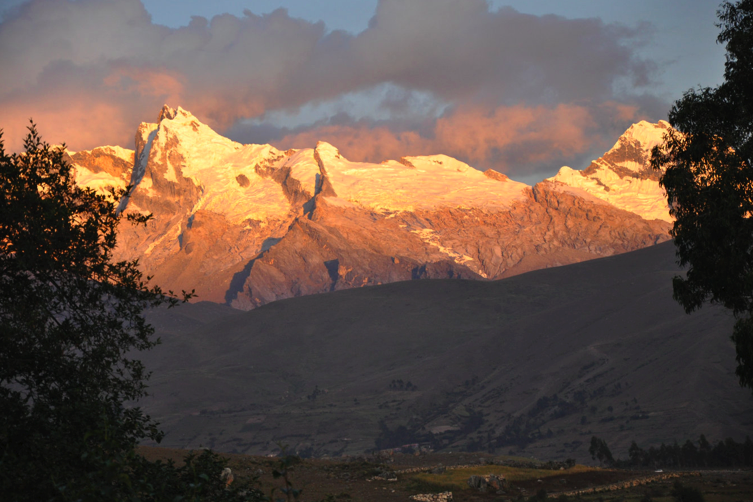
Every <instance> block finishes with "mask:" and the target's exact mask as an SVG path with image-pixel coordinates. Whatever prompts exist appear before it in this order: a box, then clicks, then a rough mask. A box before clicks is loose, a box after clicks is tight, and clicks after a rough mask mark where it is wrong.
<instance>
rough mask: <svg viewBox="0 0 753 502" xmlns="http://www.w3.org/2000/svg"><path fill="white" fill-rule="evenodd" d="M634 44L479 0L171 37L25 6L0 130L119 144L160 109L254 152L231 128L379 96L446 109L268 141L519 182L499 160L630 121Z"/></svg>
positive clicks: (280, 13) (99, 10)
mask: <svg viewBox="0 0 753 502" xmlns="http://www.w3.org/2000/svg"><path fill="white" fill-rule="evenodd" d="M641 36H642V35H641V30H635V29H629V28H626V27H624V26H620V25H607V24H605V23H603V22H601V21H600V20H598V19H575V20H571V19H565V18H561V17H556V16H543V17H538V16H532V15H525V14H521V13H519V12H516V11H514V10H512V9H509V8H504V9H501V10H499V11H490V10H489V7H488V5H487V3H486V2H485V1H484V0H413V1H411V2H404V1H401V0H381V1H380V2H379V4H378V7H377V10H376V12H375V14H374V17H373V18H372V20H371V23H370V26H369V28H368V29H366V30H365V31H363V32H361V33H359V34H357V35H353V34H349V33H346V32H342V31H334V32H328V31H327V30H326V27H325V26H324V25H323V24H322V23H310V22H308V21H304V20H301V19H295V18H291V17H290V16H289V15H288V14H287V12H286V11H284V10H277V11H275V12H273V13H270V14H267V15H262V16H258V15H255V14H252V13H251V12H247V13H246V14H245V15H244V16H242V17H235V16H232V15H229V14H224V15H221V16H216V17H214V18H213V19H211V20H206V19H204V18H198V17H197V18H193V20H192V21H191V23H190V24H189V25H187V26H184V27H181V28H178V29H172V28H168V27H165V26H160V25H155V24H154V23H152V21H151V19H150V16H149V14H148V13H147V12H146V10H145V9H144V7H143V5H142V4H141V3H140V1H139V0H76V1H73V0H31V1H30V2H29V3H27V4H25V5H23V6H21V8H19V9H18V10H17V11H16V12H15V13H13V14H11V15H10V16H8V17H7V18H6V19H5V20H4V21H3V22H2V23H0V67H2V68H3V71H2V72H0V127H2V128H4V129H5V141H6V144H7V146H8V147H10V148H11V149H18V147H19V146H20V140H21V137H22V135H23V129H24V127H25V126H26V125H27V121H28V118H29V117H33V118H34V120H35V121H37V122H38V123H39V126H40V130H41V132H42V134H43V135H44V137H45V138H46V139H48V140H49V141H51V142H55V143H57V142H62V141H65V142H66V143H68V144H69V146H70V147H71V148H73V149H84V148H92V147H94V146H98V145H102V144H120V145H122V146H126V147H128V146H132V144H133V135H134V132H135V128H136V126H137V125H138V123H139V122H141V121H154V120H155V118H156V114H157V113H158V110H159V108H160V107H161V105H162V104H163V103H165V102H167V103H170V104H171V105H173V106H177V105H181V106H183V107H184V108H186V109H188V110H191V111H192V112H193V113H194V114H195V115H197V116H198V117H199V118H200V119H201V120H203V121H205V122H207V123H208V124H209V125H211V126H213V127H215V128H216V129H218V130H219V131H220V132H224V131H226V130H228V129H230V128H232V127H233V126H234V125H236V129H235V130H236V131H240V132H238V135H237V136H238V139H242V140H245V141H254V140H255V138H254V137H253V136H252V135H248V134H246V135H245V136H244V129H243V127H240V128H238V127H237V124H238V123H239V121H241V120H243V119H249V118H258V119H259V120H263V117H264V116H265V114H266V113H269V112H273V111H279V110H287V111H291V112H295V111H296V110H297V109H299V108H300V107H301V106H304V105H307V104H311V103H321V102H326V101H328V100H336V99H338V97H339V96H342V95H344V94H346V93H357V92H359V91H364V90H368V89H370V88H374V87H375V86H380V85H385V84H389V85H392V86H394V87H396V88H399V89H403V90H404V91H405V92H406V93H407V94H408V95H409V94H410V93H412V92H421V93H424V94H426V95H429V96H431V97H432V99H434V100H436V102H437V103H440V104H442V105H443V106H446V107H448V108H447V110H449V111H446V112H445V113H444V114H442V115H441V116H439V117H428V118H427V117H415V116H414V117H409V116H410V113H411V110H410V109H402V110H401V109H399V108H400V107H399V106H393V108H391V109H390V108H389V107H388V103H385V106H386V108H385V110H386V111H388V112H389V113H390V114H391V115H390V117H393V119H394V120H392V119H389V118H388V119H387V120H386V121H385V120H382V121H381V122H380V123H379V124H376V125H375V124H374V123H369V122H368V121H360V122H359V121H351V123H349V124H338V123H337V122H336V121H329V122H327V123H325V124H322V123H317V124H313V125H311V126H310V128H309V129H308V130H306V129H305V128H304V129H303V130H302V129H300V128H298V129H296V130H295V131H294V132H289V134H287V135H286V137H284V139H283V137H282V136H284V135H285V134H284V131H283V132H281V134H282V135H281V136H279V137H277V138H275V139H276V140H277V142H279V143H281V144H289V143H292V142H294V141H299V142H301V143H303V144H296V145H292V146H310V145H311V144H313V143H315V141H316V140H319V139H325V140H330V139H331V140H332V142H333V143H335V144H336V145H337V146H338V147H340V148H341V150H342V151H343V152H344V153H346V152H351V154H350V155H352V156H353V157H355V158H363V159H375V158H386V157H399V156H401V155H409V154H422V153H440V152H441V153H447V154H449V155H458V156H461V157H463V160H466V161H469V162H472V163H476V164H479V165H492V164H493V165H495V167H498V168H507V169H513V168H518V169H522V170H525V167H524V166H522V164H521V165H518V164H515V165H513V164H512V163H513V162H522V163H525V162H528V161H533V162H540V161H543V160H546V159H545V158H548V157H551V156H553V155H559V154H562V155H565V156H567V155H571V156H572V155H575V154H577V153H579V152H581V153H582V152H585V151H587V150H588V149H589V148H590V147H592V146H593V144H594V142H595V141H596V142H598V141H602V140H603V136H604V135H605V134H612V132H613V129H614V128H615V127H617V128H618V129H619V128H620V127H623V126H625V125H627V122H628V121H629V120H632V119H633V118H634V117H635V116H636V115H637V114H644V115H645V113H646V111H647V110H648V108H646V106H645V103H647V102H651V101H650V99H648V100H646V99H644V100H643V101H641V100H640V99H638V98H634V97H631V96H618V95H615V91H614V89H615V84H616V83H617V82H622V83H623V84H624V83H625V82H627V84H625V85H628V87H629V86H635V85H637V86H640V85H643V84H645V83H646V82H649V81H650V79H651V78H652V75H653V73H652V71H653V66H652V64H651V62H648V61H644V60H641V59H640V58H638V57H636V55H635V52H634V50H633V49H631V47H632V46H633V45H634V44H636V43H638V42H639V39H640V37H641ZM610 103H611V104H610ZM607 104H608V105H607ZM607 108H609V113H605V110H606V109H607ZM620 110H622V111H623V113H622V114H620ZM610 113H611V115H610ZM406 116H408V118H409V120H407V122H406ZM411 121H412V122H411ZM615 121H616V122H618V123H619V124H617V125H615ZM408 122H411V123H413V124H417V123H419V122H421V123H423V125H422V126H421V127H416V128H413V129H411V128H410V127H406V126H405V124H406V123H408ZM426 123H428V126H427V125H426ZM618 132H619V131H618ZM317 135H319V136H317ZM534 147H535V148H536V150H535V151H534V150H531V149H532V148H534ZM543 148H548V149H550V152H549V153H545V152H542V151H541V149H543ZM526 149H528V151H527V153H526ZM495 162H496V164H495ZM516 166H517V167H516ZM521 166H522V167H521Z"/></svg>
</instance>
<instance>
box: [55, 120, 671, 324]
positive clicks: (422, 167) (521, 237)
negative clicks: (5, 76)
mask: <svg viewBox="0 0 753 502" xmlns="http://www.w3.org/2000/svg"><path fill="white" fill-rule="evenodd" d="M666 127H667V125H666V123H659V124H658V125H654V124H648V123H643V122H642V123H640V124H636V125H634V126H632V127H631V128H630V129H629V130H628V131H627V132H626V133H625V135H624V136H623V137H622V138H620V140H619V141H618V143H617V144H616V145H615V147H614V148H613V149H612V150H610V151H609V152H607V154H606V155H605V156H604V157H603V158H601V159H599V160H596V161H594V162H593V163H592V164H591V166H589V168H588V169H586V170H585V171H574V170H572V169H570V168H562V170H560V173H559V174H557V176H555V177H554V178H551V179H549V180H545V181H543V182H541V183H538V184H537V185H535V186H533V187H529V186H528V185H525V184H523V183H518V182H515V181H512V180H510V179H509V178H508V177H507V176H505V175H503V174H500V173H497V172H495V171H487V172H485V173H483V172H481V171H478V170H476V169H474V168H472V167H470V166H468V165H467V164H464V163H462V162H460V161H458V160H456V159H453V158H450V157H447V156H444V155H432V156H424V157H404V158H402V159H400V160H399V161H386V162H383V163H381V164H367V163H358V162H350V161H348V160H347V159H345V158H344V157H343V156H342V155H341V154H340V153H339V152H338V150H337V149H336V148H335V147H334V146H332V145H329V144H327V143H322V142H320V143H319V144H317V146H316V148H313V149H311V148H308V149H302V150H289V151H286V152H282V151H279V150H277V149H275V148H274V147H272V146H270V145H242V144H239V143H236V142H233V141H231V140H229V139H227V138H224V137H222V136H220V135H219V134H217V133H216V132H214V131H213V130H212V129H211V128H209V127H208V126H206V125H204V124H202V123H201V122H200V121H199V120H198V119H197V118H196V117H194V116H193V115H192V114H191V113H189V112H187V111H186V110H183V109H182V108H178V109H177V110H174V109H172V108H169V107H167V106H165V107H164V108H163V109H162V111H161V112H160V115H159V119H158V122H157V123H154V124H147V123H143V124H141V125H140V126H139V127H138V130H137V133H136V151H135V152H134V151H130V150H124V149H122V148H119V147H101V148H96V149H94V150H92V151H90V152H78V153H75V154H71V156H70V158H71V161H72V162H73V163H74V165H75V166H76V168H77V181H78V182H79V183H81V184H84V185H88V186H91V187H93V188H95V189H98V190H103V189H104V188H105V187H106V186H108V185H111V186H116V187H124V186H126V185H128V184H132V185H134V186H135V188H134V190H133V192H132V195H131V197H130V198H129V199H128V200H124V201H122V202H121V206H120V208H121V209H122V210H124V211H126V212H141V213H152V214H153V216H154V217H153V218H152V220H151V221H150V222H149V224H148V226H147V227H133V226H131V225H130V224H129V223H124V224H123V226H122V227H121V229H120V239H119V246H120V247H119V249H118V258H130V259H132V258H138V259H139V262H140V264H141V266H142V267H143V269H144V270H145V271H146V272H147V273H148V274H150V275H153V276H154V279H153V281H154V282H155V283H157V284H159V285H160V286H162V287H163V288H165V289H172V290H175V291H180V290H182V289H186V290H190V289H194V288H195V289H196V292H197V293H198V295H199V299H201V300H209V301H215V302H223V303H228V304H230V305H232V306H234V307H237V308H241V309H246V310H248V309H253V308H255V307H258V306H260V305H264V304H266V303H269V302H271V301H274V300H278V299H282V298H289V297H293V296H301V295H308V294H314V293H323V292H327V291H333V290H338V289H346V288H353V287H360V286H365V285H371V284H381V283H388V282H395V281H402V280H410V279H423V278H465V279H498V278H502V277H507V276H510V275H515V274H519V273H522V272H526V271H529V270H534V269H539V268H544V267H550V266H557V265H564V264H568V263H574V262H579V261H583V260H588V259H591V258H596V257H601V256H609V255H613V254H618V253H623V252H626V251H631V250H634V249H638V248H642V247H645V246H650V245H653V244H656V243H659V242H662V241H664V240H667V239H668V238H669V235H668V229H669V228H670V223H669V222H670V221H671V220H669V217H668V213H667V206H666V202H665V201H664V199H663V198H661V197H659V196H657V195H656V194H659V195H661V189H660V187H659V186H658V183H657V180H656V176H655V174H654V173H651V172H650V171H648V170H647V169H648V167H647V159H648V156H650V153H647V152H650V148H651V147H652V146H653V145H654V144H656V142H657V141H659V140H660V139H661V137H660V135H659V132H661V131H663V130H665V129H666ZM657 138H658V139H657ZM647 194H648V195H647ZM665 216H666V217H665Z"/></svg>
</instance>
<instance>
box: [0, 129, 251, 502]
mask: <svg viewBox="0 0 753 502" xmlns="http://www.w3.org/2000/svg"><path fill="white" fill-rule="evenodd" d="M24 149H25V151H24V152H22V153H20V154H13V155H8V154H7V153H6V152H5V149H4V145H3V141H2V132H1V131H0V410H2V412H1V413H0V493H2V494H3V496H2V498H3V500H11V501H24V500H29V501H40V500H45V501H49V500H93V501H94V500H97V501H98V500H113V501H115V500H129V501H130V500H171V501H172V500H236V499H237V498H238V497H239V495H238V493H239V492H238V490H227V489H226V488H225V482H224V481H223V480H222V479H221V477H220V472H221V471H222V468H223V463H222V461H221V460H219V459H218V458H217V457H216V456H214V454H211V453H205V454H203V455H202V456H200V457H196V458H190V459H189V460H188V464H187V466H186V467H182V468H176V467H175V466H173V465H171V464H162V463H150V462H147V461H146V460H144V459H143V457H140V456H139V455H136V454H135V447H136V445H137V443H138V442H139V441H140V440H143V439H145V438H149V439H153V440H156V441H159V440H160V439H161V437H162V434H161V432H160V431H159V430H158V428H157V424H156V423H154V422H153V421H152V420H151V419H150V418H149V417H148V416H147V415H145V414H144V413H143V412H142V411H141V410H140V409H139V408H138V407H135V406H130V405H128V403H130V402H134V401H136V400H137V399H139V398H141V397H142V396H144V395H145V392H146V383H145V382H146V379H147V377H148V374H147V373H146V371H145V368H144V366H143V364H142V363H141V362H140V361H139V360H138V359H135V358H134V357H133V356H132V355H131V354H134V353H135V352H137V351H141V350H147V349H150V348H152V347H153V346H154V345H156V344H157V343H158V341H157V340H154V339H153V332H154V330H153V329H152V327H151V326H150V325H149V324H148V323H147V322H146V320H145V319H144V317H143V315H142V313H143V311H144V309H146V308H148V307H155V306H158V305H162V304H165V303H167V304H169V305H174V304H176V303H178V302H179V299H178V298H176V297H175V295H173V294H172V293H171V292H163V291H162V290H160V288H159V287H149V286H148V285H147V280H148V279H147V278H144V277H143V276H142V273H141V272H140V271H139V269H138V263H137V262H136V261H119V262H116V261H114V260H113V252H114V250H115V247H116V244H117V240H116V237H117V227H118V225H119V224H120V223H121V221H122V220H123V218H124V216H123V215H122V214H120V213H119V212H118V211H117V203H118V200H119V199H120V198H122V197H124V196H126V195H127V194H128V191H129V188H126V189H121V190H115V189H112V190H111V191H110V192H109V193H104V194H103V193H97V192H95V191H93V190H91V189H88V188H83V187H80V186H78V185H77V184H76V183H75V172H74V169H73V168H72V166H71V165H70V164H69V163H67V162H66V161H65V158H64V152H63V149H62V148H53V147H50V145H48V144H46V143H44V142H43V141H42V140H41V138H40V136H39V134H38V133H37V130H36V127H35V126H34V124H33V123H32V125H31V127H29V134H28V136H27V137H26V140H25V142H24ZM125 218H127V219H130V220H133V221H134V222H135V223H143V222H145V221H147V220H148V219H149V217H148V216H141V215H136V216H132V217H125ZM189 296H190V294H188V295H186V294H185V293H184V298H183V299H186V298H187V297H189ZM245 493H246V496H245V497H244V498H243V499H244V500H247V499H248V498H249V497H250V496H251V495H253V494H258V493H257V492H253V491H252V492H249V491H246V492H245ZM234 497H235V498H234Z"/></svg>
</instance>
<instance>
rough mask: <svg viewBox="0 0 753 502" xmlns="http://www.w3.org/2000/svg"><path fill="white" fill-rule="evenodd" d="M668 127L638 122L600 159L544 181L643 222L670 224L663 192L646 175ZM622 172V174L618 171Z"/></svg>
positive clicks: (656, 183) (653, 179)
mask: <svg viewBox="0 0 753 502" xmlns="http://www.w3.org/2000/svg"><path fill="white" fill-rule="evenodd" d="M670 127H671V126H670V125H669V123H668V122H665V121H663V120H660V121H659V122H658V123H656V124H652V123H650V122H646V121H645V120H642V121H640V122H638V123H636V124H633V125H632V126H630V127H629V128H628V130H627V131H625V133H624V134H623V135H622V136H620V138H619V139H618V140H617V142H616V143H615V144H614V146H613V147H612V148H611V149H610V150H609V151H607V152H606V153H605V154H604V156H603V157H601V158H599V159H597V160H594V161H593V162H592V164H591V166H590V167H589V168H588V169H586V170H584V171H578V170H575V169H572V168H570V167H568V166H563V167H562V168H560V170H559V172H558V173H557V174H556V175H555V176H553V177H551V178H547V179H546V180H545V181H550V182H559V183H563V184H565V185H568V186H571V187H575V188H578V189H580V190H582V191H584V192H586V193H588V194H590V195H592V196H595V197H597V198H599V199H601V200H603V201H605V202H608V203H610V204H612V205H613V206H615V207H617V208H619V209H623V210H626V211H630V212H632V213H635V214H637V215H639V216H641V217H642V218H644V219H647V220H653V219H658V220H663V221H667V222H670V223H671V222H672V221H674V220H673V219H672V217H671V216H670V215H669V207H668V205H667V198H666V194H665V192H664V190H663V189H662V188H661V186H660V185H659V183H658V181H657V180H656V177H655V176H647V175H646V174H645V173H646V171H648V170H650V168H649V166H648V161H649V159H650V155H651V150H652V149H653V147H654V146H657V145H659V144H661V143H662V141H663V138H664V134H665V133H666V132H667V130H668V129H669V128H670ZM620 169H622V172H620Z"/></svg>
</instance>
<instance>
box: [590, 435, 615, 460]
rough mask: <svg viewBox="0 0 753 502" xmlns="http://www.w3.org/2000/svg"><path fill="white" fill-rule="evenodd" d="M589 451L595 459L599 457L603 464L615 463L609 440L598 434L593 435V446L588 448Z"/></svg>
mask: <svg viewBox="0 0 753 502" xmlns="http://www.w3.org/2000/svg"><path fill="white" fill-rule="evenodd" d="M588 453H590V454H591V458H592V459H593V460H596V459H599V462H601V463H602V464H606V465H614V463H615V462H614V457H612V452H611V451H610V450H609V446H607V442H606V441H604V440H603V439H599V438H597V437H596V436H592V437H591V446H590V447H589V448H588Z"/></svg>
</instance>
